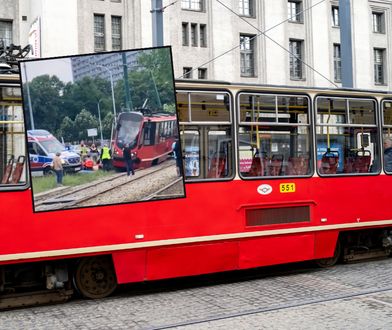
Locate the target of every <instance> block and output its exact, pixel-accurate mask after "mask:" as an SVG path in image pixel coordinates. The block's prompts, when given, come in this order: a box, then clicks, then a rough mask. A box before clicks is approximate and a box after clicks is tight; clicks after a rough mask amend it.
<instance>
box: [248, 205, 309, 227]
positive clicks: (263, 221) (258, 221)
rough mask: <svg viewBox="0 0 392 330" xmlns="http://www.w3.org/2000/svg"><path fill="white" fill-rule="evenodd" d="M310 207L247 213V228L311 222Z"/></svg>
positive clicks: (281, 208)
mask: <svg viewBox="0 0 392 330" xmlns="http://www.w3.org/2000/svg"><path fill="white" fill-rule="evenodd" d="M309 221H310V208H309V206H293V207H279V208H263V209H257V210H247V211H246V225H247V226H263V225H275V224H281V223H293V222H309Z"/></svg>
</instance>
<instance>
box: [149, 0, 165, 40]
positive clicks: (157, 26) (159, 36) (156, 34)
mask: <svg viewBox="0 0 392 330" xmlns="http://www.w3.org/2000/svg"><path fill="white" fill-rule="evenodd" d="M151 14H152V45H153V47H161V46H163V8H162V0H151Z"/></svg>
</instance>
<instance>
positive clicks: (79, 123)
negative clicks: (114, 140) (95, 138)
mask: <svg viewBox="0 0 392 330" xmlns="http://www.w3.org/2000/svg"><path fill="white" fill-rule="evenodd" d="M74 127H75V129H76V130H77V131H78V133H77V140H87V139H88V136H87V130H88V129H90V128H98V127H99V125H98V120H97V118H96V117H95V116H93V115H92V114H91V113H90V112H89V111H88V110H86V109H82V111H80V113H79V114H77V115H76V117H75V121H74Z"/></svg>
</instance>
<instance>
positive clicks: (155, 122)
mask: <svg viewBox="0 0 392 330" xmlns="http://www.w3.org/2000/svg"><path fill="white" fill-rule="evenodd" d="M2 78H3V82H2V85H1V94H0V95H1V99H0V105H1V107H0V111H1V112H0V123H1V124H0V175H1V176H2V180H3V181H2V184H1V185H0V197H1V204H0V214H2V216H1V229H0V297H1V295H2V294H7V293H10V292H19V290H22V288H25V287H27V286H30V287H33V288H37V289H42V288H46V289H49V291H51V292H52V291H54V290H60V291H61V290H66V289H70V288H71V286H72V284H71V283H72V279H74V283H75V284H76V287H77V288H78V290H79V291H80V292H82V294H83V295H85V296H87V297H92V298H97V297H104V296H107V295H108V294H110V293H111V292H113V290H114V288H115V287H116V284H117V283H129V282H138V281H145V280H156V279H163V278H170V277H177V276H189V275H197V274H205V273H212V272H220V271H228V270H234V269H246V268H251V267H260V266H266V265H274V264H281V263H289V262H297V261H304V260H317V261H318V263H319V264H320V265H333V264H334V263H335V262H336V261H337V260H338V258H339V256H341V257H343V258H344V259H345V260H350V259H358V258H359V259H360V258H365V257H369V256H372V257H374V256H387V255H389V254H390V252H391V248H392V235H391V230H392V211H391V208H390V193H389V189H388V187H389V186H390V185H391V184H392V175H391V174H392V168H391V167H389V166H390V164H388V162H387V158H386V157H384V150H383V149H382V141H387V140H388V139H389V137H390V135H391V134H392V131H391V130H392V95H390V94H387V93H381V92H380V93H374V92H367V91H354V90H353V91H343V90H322V89H298V88H290V87H268V86H267V87H266V86H251V85H234V84H224V83H207V82H205V83H200V82H190V81H188V82H177V84H176V87H177V108H178V116H179V127H180V132H179V133H180V134H179V139H180V141H181V147H182V153H183V155H182V156H183V164H184V174H185V180H186V198H181V199H173V200H162V201H154V202H148V203H134V204H123V205H111V206H102V207H97V208H85V209H74V210H66V211H61V210H60V211H53V212H46V213H33V207H32V194H31V191H30V182H29V178H28V176H27V172H24V173H25V174H24V175H22V177H21V179H20V181H19V182H18V183H16V184H15V183H12V182H11V181H9V180H7V179H5V178H4V173H7V171H6V169H7V160H8V159H9V158H10V156H11V155H20V154H23V153H25V149H26V148H25V140H24V124H23V119H22V106H21V101H20V91H19V92H17V91H18V90H19V85H18V82H17V81H16V79H14V80H12V79H10V78H5V77H2ZM172 120H174V118H171V117H165V116H156V117H154V116H150V117H147V116H144V115H142V114H141V113H134V114H123V115H121V116H120V118H119V128H118V132H117V136H116V143H115V154H116V153H117V156H118V160H117V161H118V162H117V166H120V167H121V166H122V163H121V152H120V149H121V145H120V140H123V141H130V143H133V147H134V150H135V152H136V153H137V154H138V157H139V158H140V159H141V163H142V162H143V161H145V162H147V161H148V162H150V163H152V162H153V161H154V160H156V159H158V160H157V161H159V159H160V157H161V156H156V155H164V154H166V153H167V152H169V150H171V142H172V141H171V140H170V138H169V139H167V138H166V136H164V135H165V134H161V133H160V132H165V127H166V128H168V127H169V128H168V130H169V131H170V127H172V126H171V125H170V122H171V121H172ZM168 123H169V124H168ZM172 128H173V127H172ZM154 134H155V135H154ZM169 135H170V134H169ZM149 139H150V140H149ZM147 141H150V142H147ZM152 141H155V145H157V144H159V145H160V147H162V149H161V150H157V151H151V150H150V149H148V147H150V145H149V143H151V142H152ZM157 141H159V143H157ZM140 146H141V147H140ZM147 150H148V151H147ZM144 152H145V153H144ZM153 152H154V153H156V154H153ZM25 165H26V164H25ZM11 170H12V168H11ZM24 170H25V171H26V166H25V169H24Z"/></svg>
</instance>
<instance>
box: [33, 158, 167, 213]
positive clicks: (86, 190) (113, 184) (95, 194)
mask: <svg viewBox="0 0 392 330" xmlns="http://www.w3.org/2000/svg"><path fill="white" fill-rule="evenodd" d="M170 167H173V168H174V162H173V161H166V162H164V163H162V164H159V165H156V166H154V167H150V168H147V169H144V170H140V171H136V174H135V175H134V176H132V177H131V178H129V177H127V176H126V174H125V173H121V174H115V175H113V176H111V177H109V178H106V179H101V180H97V181H94V182H91V183H88V184H84V185H83V186H81V187H78V188H76V189H72V188H71V189H61V190H59V191H57V192H53V194H49V195H47V196H39V197H38V200H35V208H36V210H37V211H50V210H60V209H67V208H75V207H83V206H90V205H89V204H92V205H94V206H95V205H97V204H94V200H98V199H100V196H104V195H108V194H111V193H112V192H113V191H114V190H121V189H123V188H124V187H126V188H128V187H130V186H132V185H135V184H137V183H138V182H140V181H142V179H148V178H149V177H152V176H154V175H156V174H157V173H159V172H161V171H164V170H166V169H168V168H170ZM130 190H131V189H130ZM45 197H46V198H45ZM139 200H142V199H139ZM119 202H124V201H122V200H120V201H119ZM97 203H98V202H97ZM98 204H99V203H98ZM104 204H111V203H110V201H109V202H105V203H104Z"/></svg>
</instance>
